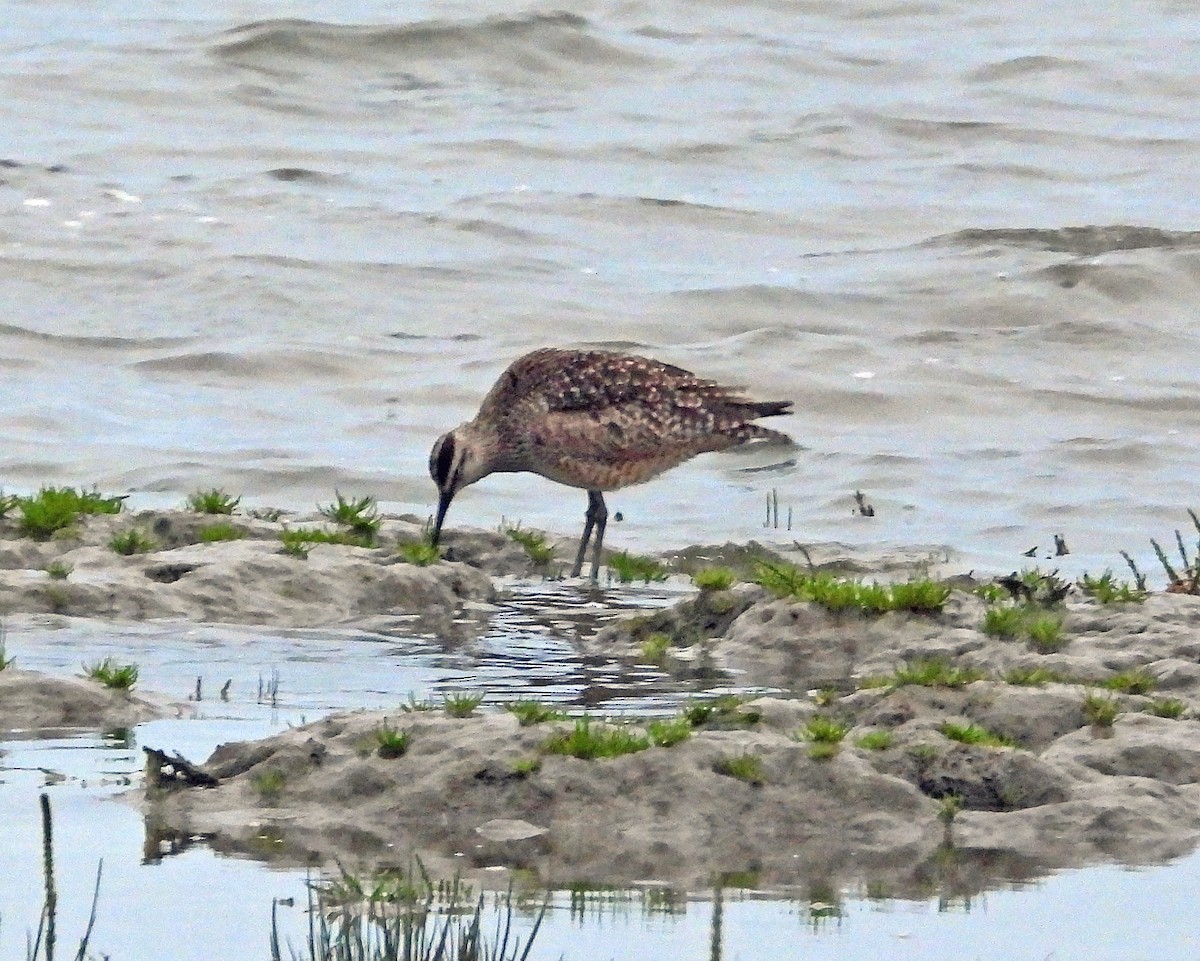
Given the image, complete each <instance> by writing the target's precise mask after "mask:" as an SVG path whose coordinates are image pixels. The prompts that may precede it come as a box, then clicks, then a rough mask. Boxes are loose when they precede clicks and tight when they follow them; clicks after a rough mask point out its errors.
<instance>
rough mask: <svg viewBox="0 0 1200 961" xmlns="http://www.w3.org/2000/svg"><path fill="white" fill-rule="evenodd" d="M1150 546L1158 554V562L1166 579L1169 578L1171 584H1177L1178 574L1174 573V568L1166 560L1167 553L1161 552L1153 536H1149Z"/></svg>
mask: <svg viewBox="0 0 1200 961" xmlns="http://www.w3.org/2000/svg"><path fill="white" fill-rule="evenodd" d="M1150 546H1151V547H1153V548H1154V553H1155V554H1157V555H1158V562H1159V563H1160V564H1162V566H1163V570H1165V571H1166V572H1167V580H1169V581H1170V582H1171V583H1172V584H1178V583H1179V575H1178V574H1176V573H1175V568H1173V567H1172V566H1171V562H1170V561H1169V560H1167V555H1166V554H1165V553H1164V552H1163V549H1162V548H1161V547H1159V546H1158V541H1156V540H1155V539H1154V538H1153V537H1152V538H1150Z"/></svg>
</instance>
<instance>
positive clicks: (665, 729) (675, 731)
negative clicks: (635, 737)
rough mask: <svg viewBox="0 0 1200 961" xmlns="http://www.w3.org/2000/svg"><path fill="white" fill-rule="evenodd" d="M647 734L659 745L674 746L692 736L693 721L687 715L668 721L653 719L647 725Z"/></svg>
mask: <svg viewBox="0 0 1200 961" xmlns="http://www.w3.org/2000/svg"><path fill="white" fill-rule="evenodd" d="M646 736H647V737H648V738H650V743H651V744H656V745H657V746H658V747H674V746H675V745H676V744H678V743H679V742H680V741H686V740H687V739H688V738H689V737H691V736H692V722H691V721H689V720H688V719H687V718H686V717H682V716H680V717H674V718H671V719H670V720H667V721H662V720H659V721H651V722H650V723H649V724H647V725H646Z"/></svg>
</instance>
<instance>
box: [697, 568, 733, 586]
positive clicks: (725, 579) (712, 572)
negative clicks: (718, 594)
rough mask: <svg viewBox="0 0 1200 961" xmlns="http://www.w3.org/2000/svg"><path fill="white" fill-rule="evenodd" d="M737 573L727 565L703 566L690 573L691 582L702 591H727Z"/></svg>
mask: <svg viewBox="0 0 1200 961" xmlns="http://www.w3.org/2000/svg"><path fill="white" fill-rule="evenodd" d="M735 580H737V575H736V574H735V573H734V572H733V569H732V568H729V567H704V568H701V569H700V570H698V571H696V573H695V574H693V575H692V583H693V584H695V585H696V587H698V588H699V589H700V590H702V591H727V590H729V588H731V587H733V582H734V581H735Z"/></svg>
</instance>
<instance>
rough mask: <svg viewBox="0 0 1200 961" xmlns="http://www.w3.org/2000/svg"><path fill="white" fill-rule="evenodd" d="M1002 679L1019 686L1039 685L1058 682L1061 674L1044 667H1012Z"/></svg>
mask: <svg viewBox="0 0 1200 961" xmlns="http://www.w3.org/2000/svg"><path fill="white" fill-rule="evenodd" d="M1004 680H1005V681H1006V682H1007V683H1009V684H1016V685H1019V686H1021V687H1041V686H1042V685H1043V684H1055V683H1058V682H1059V681H1061V680H1062V676H1061V675H1059V674H1057V673H1055V672H1054V671H1051V670H1049V669H1048V668H1044V667H1014V668H1012V669H1011V670H1009V671H1008V673H1006V674H1005V675H1004Z"/></svg>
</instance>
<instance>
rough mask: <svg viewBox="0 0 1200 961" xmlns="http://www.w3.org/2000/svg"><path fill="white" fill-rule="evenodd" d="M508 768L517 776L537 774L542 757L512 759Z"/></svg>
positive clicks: (523, 776)
mask: <svg viewBox="0 0 1200 961" xmlns="http://www.w3.org/2000/svg"><path fill="white" fill-rule="evenodd" d="M508 769H509V770H510V771H512V772H513V774H515V775H516V776H517V777H521V778H525V777H529V776H530V775H531V774H537V772H538V771H540V770H541V769H542V759H541V758H540V757H537V756H536V755H535V756H534V757H519V758H517V759H516V760H515V761H513V762H512V763H511V764H510V765H509V766H508Z"/></svg>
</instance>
